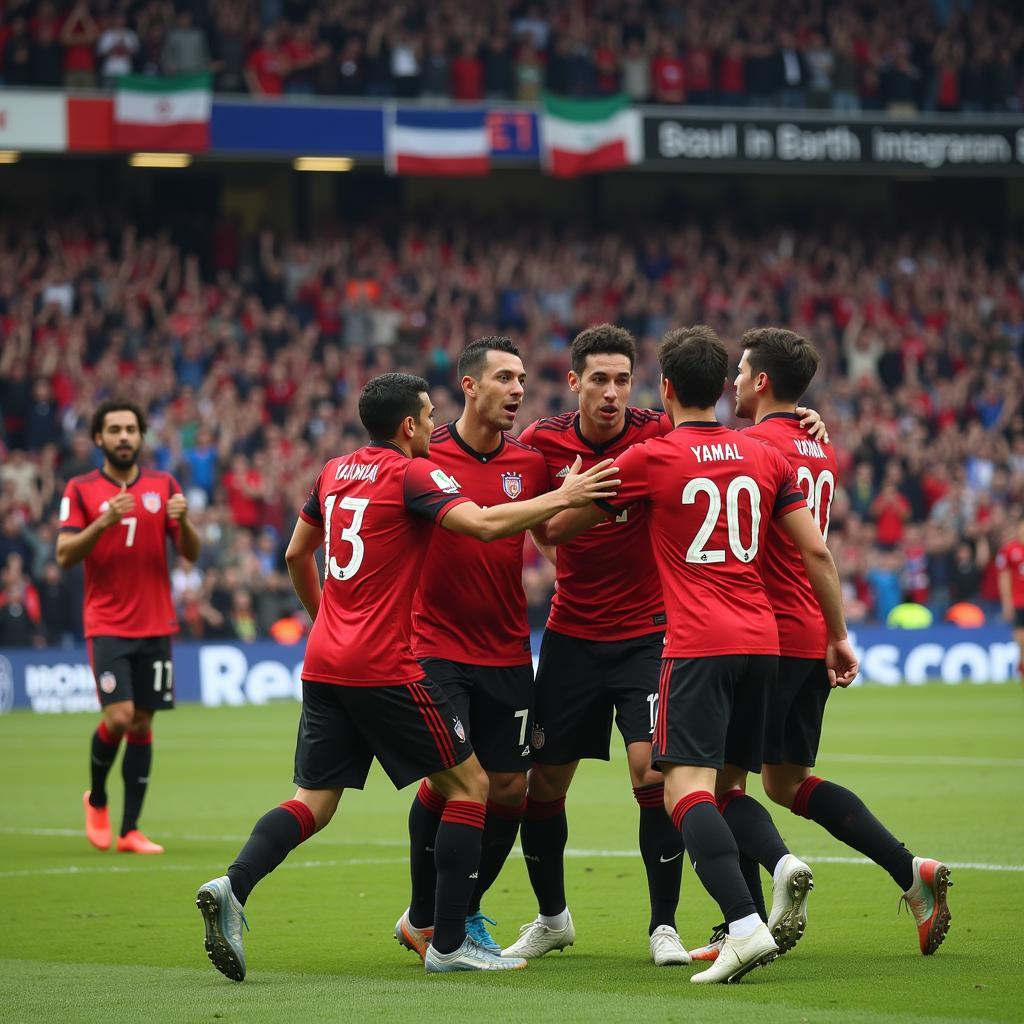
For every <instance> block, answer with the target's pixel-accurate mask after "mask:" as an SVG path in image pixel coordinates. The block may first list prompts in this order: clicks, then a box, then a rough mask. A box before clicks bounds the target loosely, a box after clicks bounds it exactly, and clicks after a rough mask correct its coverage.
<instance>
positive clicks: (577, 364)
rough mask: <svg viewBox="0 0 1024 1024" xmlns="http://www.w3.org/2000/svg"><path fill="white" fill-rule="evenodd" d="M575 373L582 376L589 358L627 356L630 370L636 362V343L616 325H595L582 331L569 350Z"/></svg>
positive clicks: (625, 331)
mask: <svg viewBox="0 0 1024 1024" xmlns="http://www.w3.org/2000/svg"><path fill="white" fill-rule="evenodd" d="M569 352H570V355H571V356H572V370H573V373H575V374H577V375H579V374H581V373H582V372H583V371H584V369H585V368H586V365H587V356H604V355H610V356H626V358H627V359H629V368H630V370H632V369H633V364H634V363H635V362H636V342H635V341H634V340H633V335H632V334H630V333H629V331H627V330H626V328H625V327H616V326H615V324H595V325H594V326H593V327H588V328H587V329H586V330H584V331H580V333H579V334H577V335H576V337H575V338H573V339H572V346H571V347H570V349H569Z"/></svg>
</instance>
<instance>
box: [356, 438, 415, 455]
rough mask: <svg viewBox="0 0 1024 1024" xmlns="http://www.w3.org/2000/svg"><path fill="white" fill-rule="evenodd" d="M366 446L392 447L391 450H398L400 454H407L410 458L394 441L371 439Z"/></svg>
mask: <svg viewBox="0 0 1024 1024" xmlns="http://www.w3.org/2000/svg"><path fill="white" fill-rule="evenodd" d="M366 447H367V448H390V449H391V451H393V452H398V454H399V455H405V457H406V458H409V456H408V455H406V454H405V452H404V451H402V449H401V448H399V447H398V445H397V444H395V442H394V441H371V442H370V443H369V444H368V445H367V446H366Z"/></svg>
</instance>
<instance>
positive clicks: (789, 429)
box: [743, 412, 839, 658]
mask: <svg viewBox="0 0 1024 1024" xmlns="http://www.w3.org/2000/svg"><path fill="white" fill-rule="evenodd" d="M743 433H744V434H746V435H747V436H748V437H756V438H758V440H760V441H764V442H766V443H767V444H770V445H771V446H772V447H773V448H777V449H778V450H779V451H780V452H782V454H783V456H785V458H786V461H787V462H788V463H789V464H790V466H791V467H792V469H793V472H794V473H796V481H797V483H798V484H799V485H800V489H801V490H802V491H803V494H804V499H805V500H806V502H807V507H808V508H809V509H810V510H811V513H812V514H813V515H814V519H815V522H817V524H818V527H819V529H820V530H821V533H822V536H824V537H827V536H828V517H829V511H830V510H831V508H832V498H833V497H834V495H835V492H836V486H837V483H836V482H837V480H838V479H839V467H838V465H837V464H836V456H835V452H834V451H833V450H832V445H830V444H826V443H825V442H823V441H815V440H814V438H812V437H811V436H810V435H809V434H808V433H807V431H805V430H804V429H803V427H801V426H800V417H799V416H798V415H797V414H796V413H791V412H775V413H770V414H769V415H767V416H765V417H764V419H762V420H761V421H760V422H759V423H757V424H756V425H755V426H753V427H748V428H747V429H746V430H744V431H743ZM761 572H762V574H763V575H764V583H765V587H766V588H767V590H768V598H769V600H770V601H771V603H772V608H774V609H775V621H776V623H778V627H779V650H780V651H781V652H782V654H783V656H784V657H789V658H824V657H825V650H826V648H827V647H828V630H827V629H826V627H825V616H824V615H823V614H822V612H821V605H819V604H818V599H817V598H816V597H815V596H814V588H813V587H812V586H811V583H810V580H808V579H807V573H806V572H805V571H804V563H803V559H802V558H801V557H800V552H799V550H798V549H797V547H796V545H795V544H794V543H793V542H792V541H791V540H790V539H789V537H788V536H787V535H786V533H784V532H783V531H782V530H781V529H780V528H779V525H778V523H774V522H773V523H772V524H771V526H770V527H769V529H768V546H767V548H766V549H765V552H764V559H763V561H762V562H761Z"/></svg>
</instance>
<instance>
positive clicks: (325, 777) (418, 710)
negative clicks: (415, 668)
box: [295, 679, 473, 789]
mask: <svg viewBox="0 0 1024 1024" xmlns="http://www.w3.org/2000/svg"><path fill="white" fill-rule="evenodd" d="M472 753H473V747H472V745H471V744H470V742H469V735H468V733H467V731H466V728H465V726H464V725H463V723H462V721H461V720H460V718H459V716H458V714H457V713H456V712H455V709H454V708H453V707H452V705H451V703H450V702H449V701H448V699H447V698H446V697H445V695H444V694H443V693H442V692H441V690H440V688H439V687H437V686H435V685H433V684H432V683H431V681H430V680H429V679H421V680H420V681H419V682H418V683H404V684H402V685H400V686H337V685H335V684H334V683H314V682H310V681H309V680H307V679H303V680H302V715H301V717H300V718H299V735H298V738H297V739H296V741H295V784H296V785H297V786H301V787H302V788H303V789H362V788H363V786H364V785H365V783H366V776H367V775H368V774H369V771H370V764H371V762H372V761H373V759H374V758H375V757H376V758H377V760H378V761H380V765H381V767H382V768H383V769H384V771H385V772H386V773H387V776H388V778H389V779H391V781H392V782H393V783H394V784H395V788H396V789H401V788H402V787H403V786H408V785H409V783H410V782H415V781H417V780H418V779H422V778H425V777H426V776H428V775H434V774H435V773H437V772H440V771H444V770H445V769H447V768H454V767H455V765H457V764H461V763H462V762H463V761H465V760H466V758H467V757H469V755H470V754H472Z"/></svg>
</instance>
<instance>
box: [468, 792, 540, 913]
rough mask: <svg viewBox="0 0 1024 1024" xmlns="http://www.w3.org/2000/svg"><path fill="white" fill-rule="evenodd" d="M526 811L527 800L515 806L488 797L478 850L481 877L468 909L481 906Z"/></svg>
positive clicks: (509, 850)
mask: <svg viewBox="0 0 1024 1024" xmlns="http://www.w3.org/2000/svg"><path fill="white" fill-rule="evenodd" d="M525 813H526V800H525V799H524V800H523V802H522V803H521V804H516V805H515V806H514V807H513V806H510V805H509V804H498V803H495V802H494V801H493V800H488V801H487V820H486V821H485V822H484V836H483V846H482V847H481V850H480V871H479V874H480V877H479V878H478V879H477V881H476V888H475V889H474V890H473V895H472V897H471V898H470V901H469V913H471V914H475V913H476V912H477V911H478V910H479V909H480V901H481V900H482V899H483V898H484V893H485V892H487V890H488V889H490V887H491V886H492V885H493V884H494V882H495V879H497V877H498V875H500V874H501V869H502V868H503V867H504V866H505V861H506V860H508V855H509V854H510V853H511V852H512V847H513V846H514V845H515V841H516V836H517V835H518V834H519V823H520V822H521V821H522V820H523V815H524V814H525Z"/></svg>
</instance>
